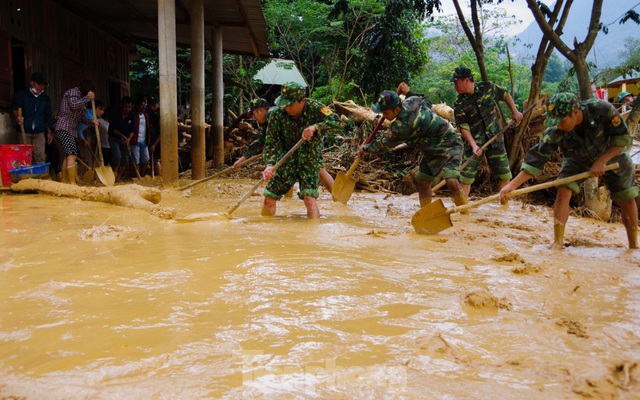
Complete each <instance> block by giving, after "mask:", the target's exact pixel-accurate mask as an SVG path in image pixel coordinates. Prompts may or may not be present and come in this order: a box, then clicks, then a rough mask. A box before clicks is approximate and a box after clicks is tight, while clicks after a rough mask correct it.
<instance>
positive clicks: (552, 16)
mask: <svg viewBox="0 0 640 400" xmlns="http://www.w3.org/2000/svg"><path fill="white" fill-rule="evenodd" d="M527 1H528V0H527ZM572 2H573V0H568V1H567V3H566V4H565V6H564V8H563V0H558V1H557V2H556V4H555V6H554V8H553V11H551V10H549V8H547V7H546V6H545V5H544V4H540V8H539V11H540V14H543V15H545V16H546V17H547V18H548V19H547V20H545V21H544V23H545V24H546V26H548V27H549V28H551V27H553V32H554V34H555V35H557V36H559V35H561V34H562V29H564V25H565V23H566V22H567V17H568V16H569V10H570V8H571V3H572ZM543 18H544V17H543ZM538 25H540V23H538ZM554 49H555V45H554V42H552V41H551V40H550V37H549V36H547V35H543V36H542V39H540V44H539V45H538V51H537V53H536V58H535V61H534V63H533V65H531V85H530V88H529V96H528V99H527V101H526V102H525V104H526V105H529V104H533V103H534V102H539V101H540V89H541V87H542V81H543V79H544V75H545V71H546V69H547V65H548V64H549V60H550V59H551V55H552V54H553V50H554ZM585 57H586V54H585ZM530 120H531V113H529V114H527V115H525V116H524V118H523V120H522V122H521V123H520V126H519V128H518V130H517V131H516V133H515V135H514V137H513V139H511V140H509V138H507V148H508V149H509V165H510V167H511V168H512V169H513V168H514V166H515V165H516V163H518V162H519V161H520V159H521V156H522V155H523V154H524V151H523V149H522V147H521V142H522V137H523V136H524V133H525V131H526V129H527V127H528V125H529V121H530Z"/></svg>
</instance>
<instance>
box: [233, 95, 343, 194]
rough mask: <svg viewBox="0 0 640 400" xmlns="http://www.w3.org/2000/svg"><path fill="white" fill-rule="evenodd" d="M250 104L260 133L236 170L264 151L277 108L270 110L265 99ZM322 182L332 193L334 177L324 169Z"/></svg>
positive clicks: (237, 162) (321, 171)
mask: <svg viewBox="0 0 640 400" xmlns="http://www.w3.org/2000/svg"><path fill="white" fill-rule="evenodd" d="M249 104H250V109H251V113H252V114H253V117H254V118H255V119H256V121H258V126H259V127H260V131H259V132H258V134H257V135H256V138H255V139H254V140H253V142H251V143H250V144H249V147H248V148H247V151H245V152H244V154H243V155H242V157H240V158H238V160H236V162H234V163H233V167H234V168H237V167H238V165H239V164H240V163H242V162H243V161H245V160H247V159H248V158H251V157H253V156H255V155H256V154H258V153H261V152H262V150H264V142H265V137H266V136H265V135H266V132H267V128H268V126H269V121H268V117H269V113H271V110H272V109H275V107H272V108H270V107H269V102H268V101H267V100H265V99H263V98H257V99H253V100H251V102H250V103H249ZM320 182H321V183H322V185H323V186H324V187H325V188H326V189H327V190H328V191H329V192H331V189H332V188H333V177H332V176H331V175H330V174H329V172H327V170H326V169H324V168H321V169H320ZM288 196H289V195H288ZM289 197H291V196H289Z"/></svg>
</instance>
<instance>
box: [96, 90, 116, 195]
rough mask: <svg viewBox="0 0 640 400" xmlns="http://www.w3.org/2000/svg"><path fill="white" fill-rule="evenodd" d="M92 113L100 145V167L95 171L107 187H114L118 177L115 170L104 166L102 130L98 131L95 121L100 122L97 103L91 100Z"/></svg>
mask: <svg viewBox="0 0 640 400" xmlns="http://www.w3.org/2000/svg"><path fill="white" fill-rule="evenodd" d="M91 111H93V121H94V125H93V126H94V127H95V129H96V140H97V143H98V154H99V155H100V159H99V160H98V166H97V167H96V169H95V171H96V174H97V175H98V179H100V182H102V184H103V185H105V186H113V184H114V183H116V176H115V175H114V174H113V170H112V169H111V167H110V166H109V167H107V166H105V165H104V157H103V156H102V145H101V144H100V129H98V125H95V121H97V120H98V116H97V114H96V101H95V100H94V99H91Z"/></svg>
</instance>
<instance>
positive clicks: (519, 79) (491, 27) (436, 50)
mask: <svg viewBox="0 0 640 400" xmlns="http://www.w3.org/2000/svg"><path fill="white" fill-rule="evenodd" d="M481 17H482V25H483V27H484V29H486V32H487V33H490V34H487V35H485V36H484V40H485V43H484V59H485V64H486V68H487V71H488V74H489V78H490V80H491V81H492V82H494V83H496V84H497V85H500V86H502V87H504V88H511V78H510V76H509V60H508V57H507V45H508V44H509V42H508V39H507V38H506V36H505V35H503V34H502V31H503V29H504V28H505V27H507V26H509V25H510V24H514V23H517V21H516V20H515V19H513V18H511V19H510V18H509V17H508V16H506V15H505V14H504V13H500V12H493V11H487V12H483V13H482V14H481ZM425 29H426V31H425V35H426V36H427V37H428V39H427V40H428V41H427V45H428V47H429V54H430V55H431V59H430V61H429V62H428V63H427V64H426V65H425V70H426V71H429V72H428V73H425V74H422V75H420V76H416V77H415V78H413V79H412V80H411V82H410V84H411V87H412V91H414V92H417V93H423V94H425V95H426V96H427V98H429V100H431V101H432V102H434V103H439V102H444V103H447V104H449V105H452V104H453V102H454V100H455V98H456V96H457V93H456V92H455V89H454V87H453V83H452V82H451V81H450V80H451V75H452V73H453V70H454V68H455V67H457V66H460V65H465V66H467V67H469V68H471V70H472V71H474V73H475V78H476V79H480V76H479V73H478V68H477V62H476V56H475V53H474V52H473V49H472V47H471V44H470V43H469V41H468V40H467V38H466V36H465V34H464V32H463V31H462V27H461V26H460V23H459V21H458V19H457V17H456V16H443V17H440V18H437V19H436V20H434V21H432V22H431V23H428V24H427V25H426V27H425ZM511 69H512V72H513V75H514V87H515V90H514V100H515V102H516V103H517V104H522V102H523V101H524V100H525V99H526V98H527V96H528V91H529V81H530V78H531V71H530V70H529V69H528V68H527V67H526V66H524V65H523V64H518V63H516V62H513V61H512V63H511Z"/></svg>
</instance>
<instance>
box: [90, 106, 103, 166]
mask: <svg viewBox="0 0 640 400" xmlns="http://www.w3.org/2000/svg"><path fill="white" fill-rule="evenodd" d="M91 112H92V117H93V121H94V124H93V127H94V128H95V130H96V141H97V144H98V155H99V156H100V166H101V167H102V166H104V157H103V156H102V144H101V143H100V129H99V128H98V125H96V124H95V121H97V120H98V114H96V101H95V99H91Z"/></svg>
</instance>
